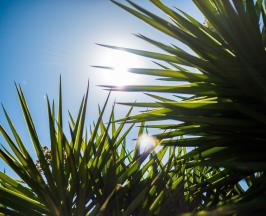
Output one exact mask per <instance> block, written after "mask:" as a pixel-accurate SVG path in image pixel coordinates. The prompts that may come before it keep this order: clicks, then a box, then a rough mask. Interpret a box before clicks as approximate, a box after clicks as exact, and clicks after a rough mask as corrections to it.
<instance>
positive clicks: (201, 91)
mask: <svg viewBox="0 0 266 216" xmlns="http://www.w3.org/2000/svg"><path fill="white" fill-rule="evenodd" d="M127 2H128V3H129V4H130V5H131V6H132V7H128V6H126V5H123V4H120V3H118V2H115V1H114V3H115V4H117V5H118V6H120V7H121V8H123V9H125V10H126V11H128V12H130V13H131V14H133V15H134V16H136V17H138V18H139V19H141V20H143V21H144V22H146V23H148V24H150V25H151V26H153V27H154V28H156V29H158V30H160V31H161V32H163V33H165V34H167V35H168V36H170V37H172V38H174V39H176V40H178V41H181V42H182V43H184V44H185V45H187V46H188V47H189V48H190V49H191V51H192V52H193V54H191V53H189V52H187V51H185V50H182V49H181V48H179V47H177V46H175V45H168V44H163V43H161V42H160V41H156V40H154V39H151V38H148V37H145V36H143V35H137V36H138V37H140V38H141V39H143V40H145V41H147V42H149V43H151V44H153V45H155V46H157V47H159V48H161V49H162V50H164V51H165V52H167V54H165V53H157V52H151V51H144V50H135V49H129V48H121V47H114V46H107V45H103V46H106V47H110V48H115V49H120V50H125V51H128V52H131V53H135V54H138V55H142V56H145V57H150V58H153V59H157V60H160V61H161V63H159V64H158V65H160V66H161V68H159V69H158V68H154V69H153V68H151V69H143V68H132V69H131V70H130V71H131V72H132V73H137V74H145V75H152V76H158V77H160V78H159V79H160V80H164V81H166V82H167V83H168V84H166V85H165V86H127V87H125V88H124V90H125V91H143V92H160V93H162V92H163V93H174V94H175V96H176V98H177V99H176V100H173V99H170V98H165V97H158V95H151V94H150V96H151V97H153V98H155V99H156V100H157V102H154V103H140V102H138V103H124V104H126V105H131V106H132V105H133V106H138V107H145V108H147V107H148V108H150V110H149V111H147V112H144V113H141V114H139V115H135V116H131V117H130V121H129V122H138V121H143V120H145V121H155V120H166V119H168V120H178V121H181V123H179V124H178V123H176V124H170V125H163V124H160V125H153V126H151V127H157V128H161V129H169V131H168V132H163V133H161V134H158V135H157V137H158V138H160V139H163V141H162V143H161V144H162V145H164V146H186V147H194V150H193V151H191V152H189V153H188V154H186V155H184V156H183V157H180V158H179V159H178V160H177V163H181V164H182V163H185V164H186V166H187V167H194V166H198V165H200V166H203V167H221V168H223V169H222V172H221V173H219V174H217V175H215V176H213V177H211V178H210V179H208V180H207V181H204V182H202V183H201V184H200V185H194V187H191V188H190V191H191V193H194V194H195V196H197V194H201V193H202V192H207V191H209V190H215V191H216V195H217V198H218V197H219V194H220V193H221V192H222V191H224V189H225V188H232V189H233V188H235V187H236V185H237V184H238V183H239V182H240V181H241V180H242V182H243V183H244V182H246V184H247V190H246V191H245V190H242V189H240V190H241V192H240V193H239V194H238V195H236V196H234V197H233V198H231V197H228V199H227V198H226V199H221V202H220V204H219V205H224V204H225V203H229V204H230V205H227V206H226V207H225V208H224V209H223V212H224V213H226V211H228V214H232V212H235V211H238V212H240V213H241V215H242V214H251V213H257V214H263V213H262V212H264V211H266V209H265V208H266V206H265V205H263V203H265V201H266V186H265V185H266V184H265V183H266V176H265V173H264V171H265V169H266V160H265V159H266V157H265V155H266V151H265V144H266V112H265V111H266V109H265V108H266V97H265V92H266V73H265V72H266V71H265V68H266V61H265V59H266V58H265V57H266V50H265V45H266V30H265V23H266V9H265V8H266V7H265V2H264V1H262V0H257V1H253V0H232V1H229V0H228V1H227V0H225V1H220V0H204V1H197V0H194V1H193V2H194V3H195V5H196V6H197V7H198V9H199V10H200V11H201V12H202V14H203V15H204V17H205V19H206V20H205V22H204V23H200V22H199V21H197V20H195V19H194V18H193V17H191V16H190V15H189V14H187V13H185V12H184V11H181V10H172V9H170V8H169V7H167V6H166V5H164V4H163V3H162V2H161V1H159V0H151V2H152V3H153V4H154V5H155V6H157V7H158V8H159V9H160V10H161V11H163V12H164V13H166V14H167V15H168V16H169V18H170V21H168V20H165V19H163V18H161V17H159V16H157V15H156V14H153V13H151V12H150V11H148V10H146V9H144V8H142V7H140V6H139V5H137V4H135V3H133V2H131V1H127ZM169 81H175V83H176V84H173V82H169ZM180 81H182V82H185V84H180V83H178V82H180ZM107 87H108V88H112V89H113V90H120V89H119V88H116V87H115V86H107ZM180 94H182V95H184V94H185V95H188V96H185V97H180ZM191 95H192V96H191ZM178 98H179V99H178ZM181 136H182V137H183V138H182V139H180V137H181ZM235 203H238V204H237V205H235ZM218 212H219V211H218ZM219 214H221V212H220V213H219Z"/></svg>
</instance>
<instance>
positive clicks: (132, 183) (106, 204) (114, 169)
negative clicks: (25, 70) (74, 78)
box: [0, 81, 238, 216]
mask: <svg viewBox="0 0 266 216" xmlns="http://www.w3.org/2000/svg"><path fill="white" fill-rule="evenodd" d="M16 88H17V93H18V96H19V100H20V105H21V108H22V111H23V115H24V118H25V121H26V125H27V127H28V131H29V134H30V136H31V140H32V144H33V146H34V149H35V153H36V155H37V161H35V160H34V159H33V158H34V157H33V155H32V154H31V153H30V152H29V151H28V150H27V145H26V144H25V143H24V142H23V138H22V137H21V136H20V135H19V133H18V131H17V130H16V129H15V126H14V124H13V121H12V120H11V118H10V116H9V115H8V113H7V111H6V110H5V108H4V107H3V111H4V113H3V114H4V115H5V117H6V119H7V122H8V124H9V127H10V133H11V134H10V133H9V132H8V130H6V129H5V128H4V127H3V126H2V125H0V132H1V134H2V136H3V138H4V139H5V140H6V146H8V147H9V148H6V147H4V146H2V147H1V148H0V158H1V159H2V160H3V161H4V162H5V163H6V164H7V165H8V166H9V167H10V168H11V169H12V170H13V171H14V172H15V173H16V174H17V176H18V177H19V179H15V177H11V176H10V175H9V173H5V172H0V215H1V214H2V215H25V216H29V215H31V216H32V215H49V216H50V215H54V216H59V215H60V216H62V215H64V216H67V215H73V216H76V215H78V216H82V215H108V216H109V215H114V216H118V215H123V216H126V215H138V216H139V215H177V214H181V213H183V212H187V211H193V210H194V209H198V208H200V207H203V206H207V205H216V204H217V202H218V201H219V197H220V198H221V196H225V197H228V196H230V197H232V196H235V195H236V194H238V191H237V190H231V188H229V189H230V190H225V191H224V194H223V195H219V197H217V196H216V195H215V192H214V191H212V190H210V191H209V192H207V193H206V194H201V195H199V196H197V197H194V194H192V193H191V192H190V191H189V190H188V189H189V188H190V187H192V186H193V185H195V184H199V183H201V182H203V181H204V180H207V179H209V178H210V177H211V176H214V175H216V174H217V173H219V172H220V170H219V169H216V168H204V167H195V168H193V169H191V170H186V169H185V166H180V164H177V161H178V160H179V158H180V157H181V156H182V155H185V154H186V149H185V148H183V147H179V148H177V147H172V148H167V147H163V148H161V149H156V151H155V150H154V148H155V146H154V147H153V149H149V150H147V151H144V152H140V149H139V145H140V139H136V140H137V141H136V145H135V147H134V148H131V149H133V150H132V151H129V149H130V148H129V146H128V144H127V140H126V137H127V135H128V133H129V132H130V131H131V129H132V127H133V126H134V124H132V125H128V126H126V125H125V123H126V122H125V121H122V122H120V123H119V124H117V123H115V117H114V107H113V108H112V111H111V114H110V117H109V120H108V121H107V123H106V124H105V123H104V122H103V114H104V111H105V108H106V105H107V101H108V98H109V96H108V98H107V100H106V102H105V104H104V106H103V108H102V109H99V117H98V120H97V121H96V122H95V123H94V124H93V126H92V127H91V129H90V130H89V132H88V131H87V130H86V129H85V118H86V106H87V100H88V90H87V92H86V94H85V96H84V97H83V99H82V102H81V104H80V108H79V112H78V114H77V118H76V119H75V118H73V116H72V115H71V114H70V113H69V129H70V138H68V137H67V135H66V133H65V132H64V130H63V113H62V90H61V81H60V88H59V100H58V111H57V118H56V111H55V105H54V104H55V103H54V102H52V104H51V102H50V100H49V99H48V97H47V110H48V122H49V128H50V145H48V146H44V145H42V143H41V141H40V139H39V137H38V134H37V130H36V128H35V126H34V122H33V120H32V118H31V114H30V111H29V108H28V105H27V102H26V99H25V96H24V93H23V91H22V89H21V87H20V86H16ZM131 110H132V108H130V109H129V111H128V113H127V114H126V116H125V119H127V118H128V117H129V115H130V113H131ZM143 133H146V132H145V127H144V123H142V124H141V125H140V130H139V133H138V136H137V137H141V136H142V134H143ZM209 197H213V198H212V199H210V198H209Z"/></svg>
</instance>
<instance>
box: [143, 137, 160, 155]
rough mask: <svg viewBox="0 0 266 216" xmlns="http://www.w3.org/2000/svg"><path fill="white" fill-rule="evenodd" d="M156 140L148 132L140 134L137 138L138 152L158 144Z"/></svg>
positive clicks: (150, 149)
mask: <svg viewBox="0 0 266 216" xmlns="http://www.w3.org/2000/svg"><path fill="white" fill-rule="evenodd" d="M158 142H159V141H158V140H157V139H156V138H155V137H153V136H150V135H148V134H142V135H141V136H140V137H139V138H138V143H139V150H140V153H144V152H150V151H152V150H153V149H154V148H155V147H156V146H157V144H158Z"/></svg>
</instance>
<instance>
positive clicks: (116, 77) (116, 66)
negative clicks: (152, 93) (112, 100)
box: [101, 49, 143, 86]
mask: <svg viewBox="0 0 266 216" xmlns="http://www.w3.org/2000/svg"><path fill="white" fill-rule="evenodd" d="M141 64H142V65H143V63H142V61H141V60H140V57H139V56H136V55H133V54H130V53H127V52H123V51H119V50H110V49H109V50H108V51H107V52H106V53H105V54H104V55H102V58H101V66H106V67H111V68H113V70H102V71H101V72H102V74H101V81H102V83H105V84H110V85H117V86H123V85H130V84H138V81H139V80H138V79H139V77H140V76H138V75H136V74H132V73H129V72H128V68H133V67H141Z"/></svg>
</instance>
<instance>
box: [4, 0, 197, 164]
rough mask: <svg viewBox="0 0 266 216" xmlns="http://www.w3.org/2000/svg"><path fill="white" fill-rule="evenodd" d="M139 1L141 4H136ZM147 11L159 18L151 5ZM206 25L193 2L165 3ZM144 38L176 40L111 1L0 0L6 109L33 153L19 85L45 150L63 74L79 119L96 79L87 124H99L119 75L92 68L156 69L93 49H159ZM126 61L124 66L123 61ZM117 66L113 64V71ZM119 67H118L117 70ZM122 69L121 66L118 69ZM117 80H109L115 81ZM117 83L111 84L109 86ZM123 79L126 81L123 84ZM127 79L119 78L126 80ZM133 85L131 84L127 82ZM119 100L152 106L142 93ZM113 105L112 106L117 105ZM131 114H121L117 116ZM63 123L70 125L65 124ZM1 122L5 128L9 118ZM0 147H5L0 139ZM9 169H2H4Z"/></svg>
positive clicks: (139, 60)
mask: <svg viewBox="0 0 266 216" xmlns="http://www.w3.org/2000/svg"><path fill="white" fill-rule="evenodd" d="M135 2H136V1H135ZM139 2H140V3H141V5H142V6H144V7H146V8H148V9H150V10H152V11H155V12H156V13H160V12H159V11H158V10H156V8H154V7H153V6H152V5H151V3H150V2H149V1H147V0H146V1H139ZM163 2H165V3H166V4H168V5H169V6H176V7H179V8H181V9H183V10H185V11H186V12H189V13H190V14H192V15H193V16H194V17H196V18H201V16H200V14H199V13H198V11H197V10H196V9H195V7H194V5H192V1H191V0H166V1H163ZM132 33H142V34H144V35H146V36H150V37H152V38H155V39H158V40H161V41H163V42H169V43H170V42H172V43H175V44H177V45H179V43H178V42H177V41H173V40H171V39H169V38H168V37H166V36H164V35H163V34H162V33H160V32H158V31H156V30H154V29H152V27H149V26H148V25H147V24H144V23H143V22H142V21H140V20H138V19H137V18H135V17H133V16H132V15H130V14H128V13H127V12H125V11H123V10H122V9H120V8H118V7H117V6H115V5H114V4H112V3H111V2H110V1H109V0H82V1H81V0H76V1H63V0H42V1H41V0H39V1H36V0H0V102H1V103H3V104H4V105H5V106H6V108H7V109H8V111H9V114H10V115H11V117H12V119H13V120H14V122H15V125H16V126H17V128H18V130H19V132H20V133H21V134H22V137H23V138H24V141H25V142H27V146H28V148H29V149H30V150H32V149H31V148H32V147H31V143H30V141H29V138H28V134H27V131H26V129H25V123H24V120H23V117H22V113H21V110H20V107H19V103H18V99H17V95H16V91H15V87H14V81H16V82H17V83H19V84H21V85H22V88H23V89H24V91H25V94H26V98H27V101H28V104H29V107H30V110H31V112H32V115H33V119H34V121H35V123H36V127H37V132H38V134H39V136H40V139H41V141H42V142H43V145H47V143H48V142H49V137H48V122H47V113H46V103H45V100H44V96H45V95H46V94H48V95H49V96H50V97H51V98H57V88H58V79H59V75H60V74H61V75H62V79H63V93H64V107H65V109H64V111H67V110H68V109H69V110H70V111H71V112H73V113H74V114H75V113H76V112H77V109H78V105H79V103H80V100H81V97H82V95H83V93H84V91H85V88H86V83H87V80H88V79H89V80H90V95H89V103H88V116H89V118H88V120H87V122H88V124H89V123H90V122H91V121H92V120H95V118H96V115H95V114H96V113H97V112H96V110H97V104H101V105H102V104H103V101H104V100H105V97H106V95H107V93H106V92H105V91H103V90H102V89H101V88H100V87H97V85H98V84H108V83H112V82H113V81H114V79H113V78H112V77H115V74H114V75H113V74H110V73H112V72H110V71H102V70H99V69H95V68H91V67H90V65H107V66H116V64H118V65H120V66H121V63H119V62H127V63H123V64H122V67H127V66H128V67H154V65H153V64H151V63H150V60H148V59H143V58H139V57H132V56H129V57H127V58H126V59H125V58H124V57H123V56H124V55H126V54H121V53H117V51H113V50H107V49H106V48H102V47H99V46H97V45H95V43H106V44H110V45H120V46H121V45H122V46H126V47H132V48H139V49H150V50H157V49H156V48H154V47H152V46H151V45H149V44H147V43H145V42H143V41H141V40H140V39H137V38H136V37H134V36H133V35H132ZM123 58H124V59H123ZM110 64H111V65H110ZM112 64H113V65H112ZM120 66H119V67H120ZM110 75H111V76H110ZM109 78H110V79H112V80H109ZM123 79H125V80H126V79H127V77H124V78H123ZM120 80H121V77H120ZM130 80H133V78H132V79H127V81H130ZM153 82H154V81H153V80H151V78H144V77H139V78H136V79H135V78H134V83H139V84H144V83H145V84H151V83H153ZM115 98H116V100H118V101H134V100H135V99H136V98H138V100H141V98H142V99H143V100H146V98H144V97H143V96H142V94H140V93H138V94H133V93H115V94H113V96H112V99H111V101H110V102H111V103H112V101H114V99H115ZM111 103H110V104H111ZM125 111H126V109H125V108H124V107H119V108H118V109H117V112H116V113H117V115H118V116H121V114H124V113H125ZM66 120H67V119H66V116H65V122H66ZM0 122H1V124H3V125H5V126H6V125H7V124H6V122H5V120H4V117H3V112H2V111H0ZM0 142H1V144H4V141H3V139H2V138H0ZM2 167H3V163H2V162H0V169H2Z"/></svg>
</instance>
